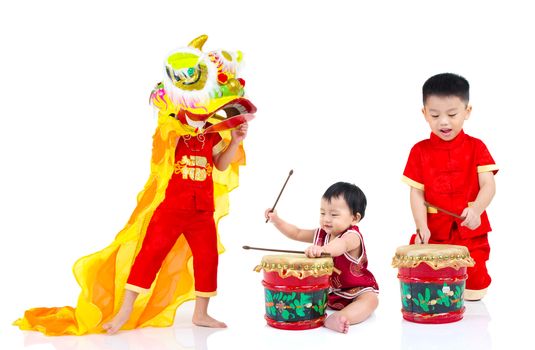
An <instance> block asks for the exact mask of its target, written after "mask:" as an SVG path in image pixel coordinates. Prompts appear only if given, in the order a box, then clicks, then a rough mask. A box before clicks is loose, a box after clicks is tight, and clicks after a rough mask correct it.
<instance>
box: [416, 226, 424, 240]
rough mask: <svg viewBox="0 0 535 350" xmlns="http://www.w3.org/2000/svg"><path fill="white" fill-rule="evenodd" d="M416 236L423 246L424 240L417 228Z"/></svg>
mask: <svg viewBox="0 0 535 350" xmlns="http://www.w3.org/2000/svg"><path fill="white" fill-rule="evenodd" d="M416 234H417V235H418V238H420V242H422V244H424V238H423V237H422V234H421V233H420V229H419V228H417V229H416Z"/></svg>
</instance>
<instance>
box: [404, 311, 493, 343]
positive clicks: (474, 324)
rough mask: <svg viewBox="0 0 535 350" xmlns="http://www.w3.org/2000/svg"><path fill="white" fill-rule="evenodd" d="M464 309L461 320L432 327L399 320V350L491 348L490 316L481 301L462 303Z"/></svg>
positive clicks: (431, 325)
mask: <svg viewBox="0 0 535 350" xmlns="http://www.w3.org/2000/svg"><path fill="white" fill-rule="evenodd" d="M465 306H466V312H465V314H464V318H463V319H462V320H461V321H458V322H453V323H447V324H437V325H433V324H418V323H413V322H407V321H401V322H400V323H401V349H411V350H420V349H422V350H424V349H425V350H433V349H491V345H492V341H491V337H490V333H489V321H490V315H489V313H488V311H487V307H486V306H485V303H484V301H478V302H465ZM467 330H469V332H467Z"/></svg>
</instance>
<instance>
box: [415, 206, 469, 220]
mask: <svg viewBox="0 0 535 350" xmlns="http://www.w3.org/2000/svg"><path fill="white" fill-rule="evenodd" d="M424 205H425V206H426V207H428V208H435V209H436V210H438V211H441V212H443V213H444V214H448V215H451V216H453V217H454V218H457V219H461V220H464V218H463V217H462V216H460V215H457V214H455V213H452V212H451V211H449V210H446V209H442V208H439V207H437V206H436V205H433V204H431V203H429V202H424Z"/></svg>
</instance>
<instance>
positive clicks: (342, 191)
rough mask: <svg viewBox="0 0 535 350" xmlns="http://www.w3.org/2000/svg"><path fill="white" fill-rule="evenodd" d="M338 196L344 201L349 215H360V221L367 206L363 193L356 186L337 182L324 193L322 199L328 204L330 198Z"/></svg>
mask: <svg viewBox="0 0 535 350" xmlns="http://www.w3.org/2000/svg"><path fill="white" fill-rule="evenodd" d="M340 196H342V197H343V198H344V200H345V201H346V203H347V206H348V207H349V209H350V210H351V213H352V214H353V215H357V213H360V219H361V220H362V219H363V218H364V213H365V211H366V204H367V201H366V196H365V195H364V192H362V190H361V189H360V188H359V187H358V186H356V185H353V184H350V183H348V182H337V183H335V184H333V185H331V186H330V187H329V188H328V189H327V191H325V193H324V194H323V197H322V198H323V199H326V200H327V201H329V202H330V201H331V199H332V198H338V197H340Z"/></svg>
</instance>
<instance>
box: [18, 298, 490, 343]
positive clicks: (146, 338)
mask: <svg viewBox="0 0 535 350" xmlns="http://www.w3.org/2000/svg"><path fill="white" fill-rule="evenodd" d="M465 304H466V312H465V314H464V318H463V319H462V320H461V321H458V322H453V323H448V324H436V325H434V324H418V323H412V322H408V321H405V320H403V319H402V317H401V313H399V314H398V313H396V314H394V315H392V316H394V317H387V318H385V317H383V316H378V315H377V313H376V314H374V315H372V316H371V317H370V319H368V320H367V321H365V322H364V323H362V324H360V325H355V326H352V327H351V328H350V331H349V334H347V335H344V334H338V333H335V332H332V331H330V330H328V329H325V328H318V329H313V330H306V331H287V330H278V329H274V328H271V327H269V326H267V325H266V324H265V321H264V320H263V319H262V318H255V319H252V318H251V319H250V320H249V321H248V320H247V319H243V317H242V319H241V321H240V320H237V321H238V324H235V323H234V320H232V318H231V320H230V328H228V329H210V328H203V327H197V326H193V325H191V323H190V322H189V317H190V311H191V309H192V303H187V304H185V305H183V308H182V309H180V310H182V311H180V312H179V315H177V320H176V321H175V325H174V327H169V328H144V329H138V330H133V331H122V332H119V333H118V334H116V335H114V336H108V335H104V334H102V335H88V336H81V337H75V336H64V337H46V336H43V335H42V334H40V333H37V332H20V334H21V335H22V334H23V337H24V347H25V348H27V349H29V350H34V349H54V350H95V349H102V350H138V349H139V350H141V349H158V350H171V349H173V350H192V349H195V350H207V349H242V348H250V347H253V348H254V349H255V350H258V349H277V350H279V349H299V348H302V347H305V346H314V347H315V348H320V347H329V346H333V345H334V344H336V346H337V347H338V346H340V347H345V346H346V345H347V346H351V345H353V346H355V345H358V347H370V346H372V347H373V348H389V349H392V348H399V349H410V350H420V349H421V350H424V349H425V350H434V349H491V348H492V340H491V336H490V332H489V322H490V320H491V317H490V315H489V312H488V310H487V307H486V305H485V302H483V301H479V302H466V303H465ZM387 307H390V306H389V305H388V303H387ZM253 309H255V308H253ZM252 312H253V313H254V310H252ZM378 312H379V313H381V311H378ZM383 312H384V310H383ZM237 316H239V315H237ZM242 316H243V315H242ZM233 323H234V324H233Z"/></svg>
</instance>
